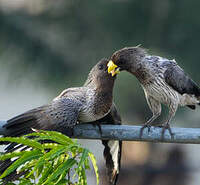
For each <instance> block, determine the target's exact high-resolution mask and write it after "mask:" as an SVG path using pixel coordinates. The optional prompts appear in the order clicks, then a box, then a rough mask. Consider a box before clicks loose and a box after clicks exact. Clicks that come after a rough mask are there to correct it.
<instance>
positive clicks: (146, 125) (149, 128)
mask: <svg viewBox="0 0 200 185" xmlns="http://www.w3.org/2000/svg"><path fill="white" fill-rule="evenodd" d="M145 128H148V133H149V132H150V131H151V125H150V124H144V125H143V126H142V128H141V129H140V138H142V135H143V130H144V129H145Z"/></svg>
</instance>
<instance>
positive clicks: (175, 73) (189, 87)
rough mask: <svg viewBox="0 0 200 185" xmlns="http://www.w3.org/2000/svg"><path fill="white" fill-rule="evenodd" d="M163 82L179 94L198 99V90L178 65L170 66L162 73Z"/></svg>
mask: <svg viewBox="0 0 200 185" xmlns="http://www.w3.org/2000/svg"><path fill="white" fill-rule="evenodd" d="M164 78H165V81H166V83H167V84H168V85H170V86H171V87H172V88H173V89H174V90H176V91H177V92H179V93H180V94H185V93H186V94H191V95H195V96H196V97H197V98H199V97H200V88H199V87H198V85H197V84H196V83H195V82H194V81H193V80H192V79H191V78H190V77H189V76H188V75H187V74H185V73H184V71H183V70H182V69H181V68H180V67H179V66H178V65H172V66H170V67H169V68H168V69H167V70H166V71H165V73H164Z"/></svg>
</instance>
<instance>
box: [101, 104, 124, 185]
mask: <svg viewBox="0 0 200 185" xmlns="http://www.w3.org/2000/svg"><path fill="white" fill-rule="evenodd" d="M99 121H100V122H101V123H105V124H114V125H121V117H120V115H119V113H118V112H117V109H116V107H115V105H114V104H113V106H112V107H111V111H110V113H109V114H108V115H107V116H105V117H104V118H103V119H101V120H99ZM102 144H103V145H104V147H105V148H104V158H105V161H106V167H107V174H108V178H109V184H110V185H116V183H117V179H118V175H119V171H120V167H121V150H122V141H115V140H102Z"/></svg>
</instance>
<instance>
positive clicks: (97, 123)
mask: <svg viewBox="0 0 200 185" xmlns="http://www.w3.org/2000/svg"><path fill="white" fill-rule="evenodd" d="M93 125H94V126H95V127H96V126H97V127H98V129H99V133H100V135H101V136H102V129H101V125H100V123H99V122H95V123H94V124H93Z"/></svg>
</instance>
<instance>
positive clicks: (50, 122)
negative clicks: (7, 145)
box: [0, 97, 81, 136]
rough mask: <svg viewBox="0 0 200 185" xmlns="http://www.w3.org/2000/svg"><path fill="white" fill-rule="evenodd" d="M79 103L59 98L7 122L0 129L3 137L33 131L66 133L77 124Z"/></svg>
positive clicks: (74, 100)
mask: <svg viewBox="0 0 200 185" xmlns="http://www.w3.org/2000/svg"><path fill="white" fill-rule="evenodd" d="M80 108H81V103H80V102H79V101H77V100H76V99H70V98H65V97H63V98H60V99H57V100H55V101H53V102H52V103H51V104H48V105H44V106H41V107H38V108H35V109H32V110H30V111H28V112H25V113H23V114H21V115H19V116H16V117H14V118H12V119H10V120H8V121H7V123H6V124H5V125H3V129H0V131H1V132H3V133H0V134H2V135H4V136H20V135H24V134H28V133H30V132H32V128H33V129H42V130H55V131H59V132H62V133H65V134H66V132H67V130H68V128H69V127H73V126H74V125H75V124H76V123H77V119H78V115H79V110H80Z"/></svg>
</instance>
